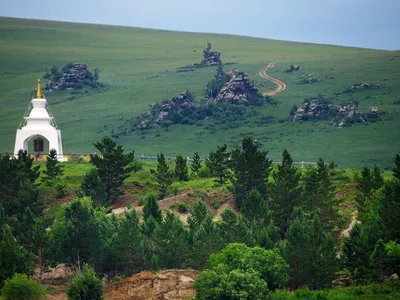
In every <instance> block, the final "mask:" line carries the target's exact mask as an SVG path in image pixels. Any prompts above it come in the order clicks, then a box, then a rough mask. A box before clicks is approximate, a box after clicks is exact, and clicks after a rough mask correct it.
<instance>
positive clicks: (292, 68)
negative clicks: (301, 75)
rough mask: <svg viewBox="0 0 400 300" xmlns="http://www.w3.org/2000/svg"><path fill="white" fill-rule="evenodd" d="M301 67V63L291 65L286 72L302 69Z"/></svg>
mask: <svg viewBox="0 0 400 300" xmlns="http://www.w3.org/2000/svg"><path fill="white" fill-rule="evenodd" d="M300 70H301V68H300V66H299V65H291V66H290V68H289V69H286V73H291V72H296V71H300Z"/></svg>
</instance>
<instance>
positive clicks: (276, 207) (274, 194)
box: [270, 150, 301, 238]
mask: <svg viewBox="0 0 400 300" xmlns="http://www.w3.org/2000/svg"><path fill="white" fill-rule="evenodd" d="M300 175H301V174H300V172H298V170H297V169H296V168H295V167H294V166H293V160H292V157H291V156H290V154H289V152H287V151H286V150H284V151H283V154H282V164H281V165H278V168H277V170H276V171H275V172H273V173H272V177H273V179H274V183H273V184H272V185H271V188H270V195H271V207H270V208H271V210H272V212H273V219H274V221H275V224H277V226H278V227H279V231H280V234H281V238H284V237H285V236H286V232H287V230H288V228H289V223H290V216H291V215H292V212H293V208H294V207H295V206H296V205H298V204H299V202H300V186H299V180H300Z"/></svg>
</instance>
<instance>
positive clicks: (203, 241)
mask: <svg viewBox="0 0 400 300" xmlns="http://www.w3.org/2000/svg"><path fill="white" fill-rule="evenodd" d="M189 244H190V251H189V255H190V266H191V267H192V268H194V269H196V270H202V269H204V268H206V267H207V265H208V263H207V261H208V258H209V257H210V255H211V254H212V253H215V252H217V251H218V250H220V249H221V248H222V245H221V240H220V239H219V237H218V233H217V228H216V225H215V223H214V222H213V220H212V218H211V216H210V214H209V213H208V212H207V214H206V215H205V217H204V219H203V220H202V221H201V223H200V224H199V225H198V226H195V227H194V228H193V227H191V228H190V232H189Z"/></svg>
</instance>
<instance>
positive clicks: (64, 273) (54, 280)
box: [35, 264, 75, 285]
mask: <svg viewBox="0 0 400 300" xmlns="http://www.w3.org/2000/svg"><path fill="white" fill-rule="evenodd" d="M74 274H75V273H74V271H73V270H72V269H71V268H69V267H67V266H66V265H65V264H60V265H57V266H56V267H55V268H54V269H50V270H49V271H48V272H44V273H42V275H41V277H40V278H39V276H37V278H35V279H37V280H38V281H41V282H42V283H43V284H49V285H64V284H66V283H68V281H69V280H70V279H71V278H72V277H73V276H74Z"/></svg>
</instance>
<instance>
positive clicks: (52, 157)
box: [43, 149, 64, 181]
mask: <svg viewBox="0 0 400 300" xmlns="http://www.w3.org/2000/svg"><path fill="white" fill-rule="evenodd" d="M63 168H64V166H62V165H60V164H59V162H58V160H57V151H56V150H55V149H51V150H50V153H49V155H48V156H47V157H46V170H44V171H43V174H44V177H43V180H44V181H51V180H54V179H56V178H58V177H61V176H63V174H64V170H63Z"/></svg>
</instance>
